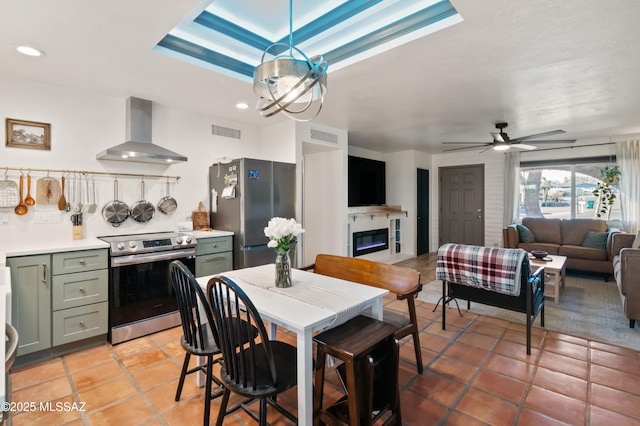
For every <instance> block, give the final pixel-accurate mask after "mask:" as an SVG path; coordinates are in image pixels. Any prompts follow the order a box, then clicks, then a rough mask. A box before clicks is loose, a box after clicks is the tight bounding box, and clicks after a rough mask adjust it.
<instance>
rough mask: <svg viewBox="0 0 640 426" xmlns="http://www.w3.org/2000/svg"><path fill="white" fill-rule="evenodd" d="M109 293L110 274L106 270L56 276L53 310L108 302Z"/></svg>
mask: <svg viewBox="0 0 640 426" xmlns="http://www.w3.org/2000/svg"><path fill="white" fill-rule="evenodd" d="M108 291H109V274H108V272H107V270H106V269H100V270H97V271H89V272H78V273H77V274H64V275H56V276H54V277H53V286H52V295H51V298H52V306H53V310H54V311H57V310H59V309H67V308H74V307H76V306H82V305H87V304H91V303H98V302H106V301H107V294H108Z"/></svg>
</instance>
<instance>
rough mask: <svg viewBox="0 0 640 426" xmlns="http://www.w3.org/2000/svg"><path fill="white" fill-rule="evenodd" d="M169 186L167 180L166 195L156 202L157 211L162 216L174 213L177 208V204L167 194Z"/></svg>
mask: <svg viewBox="0 0 640 426" xmlns="http://www.w3.org/2000/svg"><path fill="white" fill-rule="evenodd" d="M170 186H171V185H170V184H169V179H167V195H165V196H164V197H162V199H161V200H160V201H158V210H160V212H161V213H164V214H171V213H173V212H175V211H176V208H178V202H177V201H176V199H175V198H173V197H172V196H171V194H170V193H169V189H170Z"/></svg>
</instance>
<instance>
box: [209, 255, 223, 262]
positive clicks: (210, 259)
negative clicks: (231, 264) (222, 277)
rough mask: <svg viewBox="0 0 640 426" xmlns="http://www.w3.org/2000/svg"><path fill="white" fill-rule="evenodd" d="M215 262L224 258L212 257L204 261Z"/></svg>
mask: <svg viewBox="0 0 640 426" xmlns="http://www.w3.org/2000/svg"><path fill="white" fill-rule="evenodd" d="M216 260H224V256H213V257H207V258H206V259H204V261H205V262H215V261H216Z"/></svg>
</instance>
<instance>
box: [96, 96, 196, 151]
mask: <svg viewBox="0 0 640 426" xmlns="http://www.w3.org/2000/svg"><path fill="white" fill-rule="evenodd" d="M151 111H152V104H151V101H148V100H145V99H140V98H134V97H130V98H128V99H127V134H126V140H127V142H125V143H122V144H120V145H116V146H114V147H111V148H108V149H106V150H104V151H102V152H101V153H99V154H97V155H96V159H98V160H117V161H133V162H139V163H156V164H171V163H177V162H182V161H187V157H185V156H184V155H181V154H178V153H177V152H173V151H170V150H168V149H166V148H163V147H161V146H158V145H156V144H153V143H151V128H152V121H151V117H152V112H151Z"/></svg>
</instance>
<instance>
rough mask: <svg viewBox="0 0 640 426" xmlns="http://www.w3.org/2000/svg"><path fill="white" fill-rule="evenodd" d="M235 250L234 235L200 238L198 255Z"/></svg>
mask: <svg viewBox="0 0 640 426" xmlns="http://www.w3.org/2000/svg"><path fill="white" fill-rule="evenodd" d="M223 251H233V237H231V236H228V237H214V238H199V239H198V245H197V246H196V255H201V254H210V253H220V252H223Z"/></svg>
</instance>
